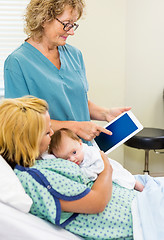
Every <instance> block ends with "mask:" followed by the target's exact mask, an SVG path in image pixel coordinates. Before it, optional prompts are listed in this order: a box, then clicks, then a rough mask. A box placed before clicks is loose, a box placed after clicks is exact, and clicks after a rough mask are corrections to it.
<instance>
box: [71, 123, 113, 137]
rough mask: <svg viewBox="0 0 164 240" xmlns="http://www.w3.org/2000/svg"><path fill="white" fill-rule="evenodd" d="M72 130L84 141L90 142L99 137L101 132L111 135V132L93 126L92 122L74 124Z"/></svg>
mask: <svg viewBox="0 0 164 240" xmlns="http://www.w3.org/2000/svg"><path fill="white" fill-rule="evenodd" d="M72 130H73V131H74V132H75V133H76V134H77V135H78V136H79V137H81V138H83V139H85V140H86V141H91V140H92V139H94V138H95V137H97V136H99V134H100V133H101V132H104V133H106V134H108V135H112V132H110V131H109V130H107V129H105V128H103V127H101V126H99V125H97V124H95V123H94V122H74V128H73V129H72Z"/></svg>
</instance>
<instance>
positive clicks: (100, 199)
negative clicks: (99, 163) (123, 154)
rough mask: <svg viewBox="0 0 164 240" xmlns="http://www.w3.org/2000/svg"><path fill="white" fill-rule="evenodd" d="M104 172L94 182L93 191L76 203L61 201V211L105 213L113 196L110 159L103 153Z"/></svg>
mask: <svg viewBox="0 0 164 240" xmlns="http://www.w3.org/2000/svg"><path fill="white" fill-rule="evenodd" d="M100 153H101V157H102V159H103V161H104V170H103V171H102V172H101V173H100V174H99V176H98V177H97V179H96V181H95V182H94V184H93V186H92V188H91V191H90V192H89V193H88V194H87V195H86V196H84V197H82V198H81V199H78V200H75V201H65V200H60V204H61V209H62V211H65V212H74V213H75V212H76V213H88V214H95V213H100V212H102V211H104V209H105V207H106V205H107V204H108V202H109V201H110V199H111V196H112V171H113V170H112V167H111V165H110V162H109V160H108V157H107V156H106V155H105V154H104V153H103V152H100Z"/></svg>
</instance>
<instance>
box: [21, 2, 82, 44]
mask: <svg viewBox="0 0 164 240" xmlns="http://www.w3.org/2000/svg"><path fill="white" fill-rule="evenodd" d="M66 6H70V7H71V8H72V9H76V10H77V12H78V14H79V15H78V19H79V18H80V17H81V16H82V13H83V9H84V6H85V5H84V2H83V0H31V1H30V3H29V4H28V5H27V8H26V14H25V28H24V31H25V33H26V34H27V35H28V37H33V38H35V39H37V40H41V38H42V31H43V23H44V22H47V21H49V22H50V21H52V20H54V19H55V18H56V16H58V15H60V14H62V13H63V12H64V9H65V7H66Z"/></svg>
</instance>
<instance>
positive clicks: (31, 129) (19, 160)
mask: <svg viewBox="0 0 164 240" xmlns="http://www.w3.org/2000/svg"><path fill="white" fill-rule="evenodd" d="M47 110H48V104H47V102H46V101H44V100H42V99H39V98H36V97H32V96H26V97H22V98H15V99H4V100H3V101H2V103H1V104H0V123H1V125H0V154H1V155H2V156H3V157H4V158H5V160H6V161H7V162H8V163H9V164H10V165H11V166H12V167H14V166H15V165H16V164H19V165H22V166H25V167H30V166H33V165H34V162H35V159H36V158H37V157H38V156H39V144H40V141H41V139H42V135H43V132H44V130H45V128H46V122H45V113H46V111H47Z"/></svg>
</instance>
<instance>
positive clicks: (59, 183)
mask: <svg viewBox="0 0 164 240" xmlns="http://www.w3.org/2000/svg"><path fill="white" fill-rule="evenodd" d="M0 122H1V127H0V154H1V155H2V156H3V158H4V159H5V160H6V161H7V162H8V163H9V164H10V165H11V166H12V167H13V168H14V171H15V173H16V174H17V176H18V178H19V179H20V181H21V183H22V185H23V187H24V189H25V191H26V193H27V194H28V195H29V196H30V197H31V198H32V200H33V205H32V207H31V210H30V211H31V213H32V214H34V215H36V216H38V217H40V218H43V219H45V220H48V221H50V222H52V223H54V224H57V225H61V226H62V227H64V228H65V229H67V230H69V231H71V232H73V233H75V234H78V235H80V236H82V237H83V238H86V239H119V238H125V239H133V229H132V215H131V203H132V200H133V199H134V197H135V196H136V194H137V193H136V191H135V190H129V189H126V188H123V187H121V186H119V185H117V184H114V183H113V184H112V167H111V165H110V163H109V161H108V158H107V157H106V156H105V154H103V153H101V156H102V159H103V161H104V166H105V167H104V170H103V171H102V172H101V173H100V174H99V176H98V178H97V179H96V181H95V182H92V181H90V180H89V179H88V178H86V177H85V176H84V175H83V173H82V172H81V170H80V168H79V166H78V165H77V164H75V163H72V162H70V161H65V160H63V159H55V160H54V159H52V160H51V159H49V160H43V159H41V155H42V153H44V152H45V151H46V150H47V148H48V145H49V143H50V137H51V135H52V134H53V131H52V129H51V123H50V116H49V113H48V105H47V103H46V102H45V101H44V100H41V99H38V98H34V97H23V98H17V99H6V100H4V101H3V102H2V104H1V105H0Z"/></svg>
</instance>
